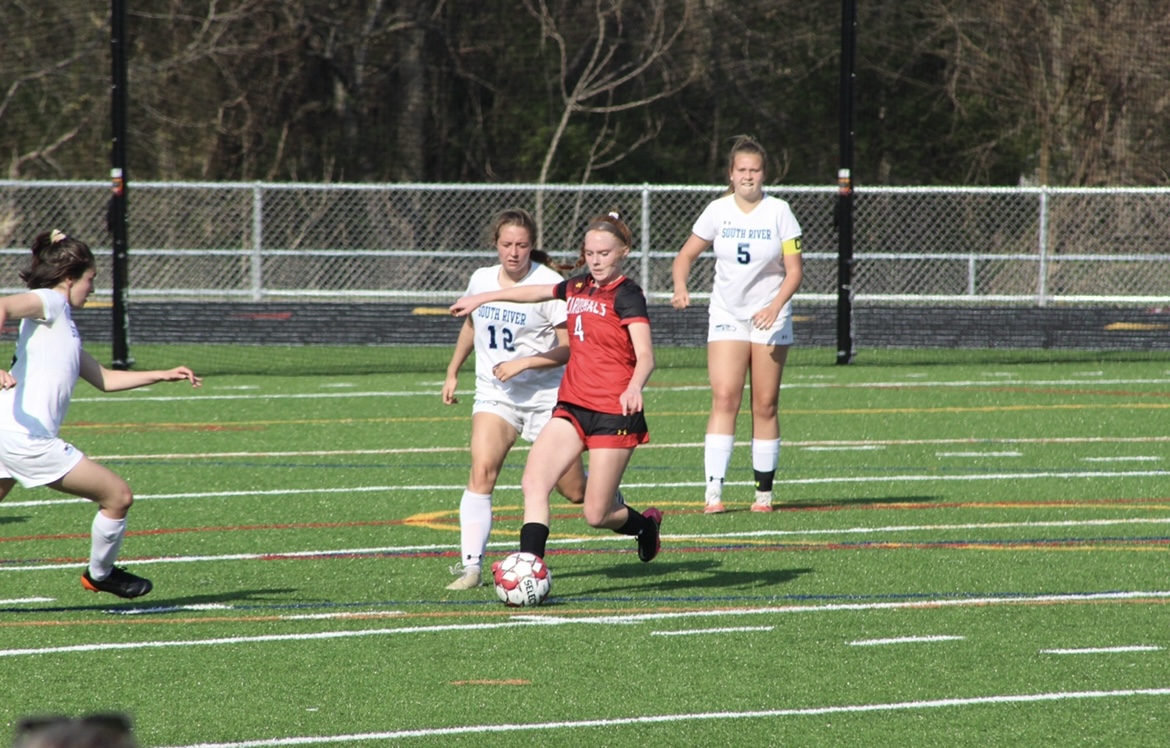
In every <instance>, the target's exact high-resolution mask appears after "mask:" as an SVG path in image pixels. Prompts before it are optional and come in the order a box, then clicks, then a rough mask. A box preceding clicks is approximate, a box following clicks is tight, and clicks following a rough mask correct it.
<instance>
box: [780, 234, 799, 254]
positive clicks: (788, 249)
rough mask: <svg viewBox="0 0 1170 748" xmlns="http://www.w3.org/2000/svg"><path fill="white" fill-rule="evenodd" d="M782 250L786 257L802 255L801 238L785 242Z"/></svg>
mask: <svg viewBox="0 0 1170 748" xmlns="http://www.w3.org/2000/svg"><path fill="white" fill-rule="evenodd" d="M780 250H781V252H782V253H784V254H786V255H798V254H800V237H799V236H798V237H796V238H795V239H789V240H788V241H786V242H784V244H782V245H781V247H780Z"/></svg>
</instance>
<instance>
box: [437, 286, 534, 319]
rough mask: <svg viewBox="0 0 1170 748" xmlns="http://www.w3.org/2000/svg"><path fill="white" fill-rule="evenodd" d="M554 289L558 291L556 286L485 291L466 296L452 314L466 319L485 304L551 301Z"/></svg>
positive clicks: (454, 306)
mask: <svg viewBox="0 0 1170 748" xmlns="http://www.w3.org/2000/svg"><path fill="white" fill-rule="evenodd" d="M554 289H556V286H555V285H552V286H545V285H539V286H512V287H511V288H502V289H500V290H499V291H485V292H484V293H477V294H474V295H472V296H464V297H463V298H462V299H460V300H459V301H456V302H455V303H454V304H452V305H451V314H453V315H454V316H456V317H466V316H467V315H469V314H471V313H472V312H474V311H475V310H476V309H478V308H480V307H481V306H483V305H484V304H490V303H492V302H493V301H514V302H516V303H519V304H536V303H538V302H541V301H550V300H552V299H555V298H556V296H555V295H554V294H553V290H554Z"/></svg>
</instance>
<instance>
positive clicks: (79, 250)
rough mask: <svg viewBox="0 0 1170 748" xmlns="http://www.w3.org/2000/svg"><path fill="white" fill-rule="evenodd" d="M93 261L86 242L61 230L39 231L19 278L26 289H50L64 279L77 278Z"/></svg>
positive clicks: (91, 266) (91, 265)
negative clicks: (26, 264) (29, 257)
mask: <svg viewBox="0 0 1170 748" xmlns="http://www.w3.org/2000/svg"><path fill="white" fill-rule="evenodd" d="M96 264H97V263H96V262H95V261H94V258H93V252H91V251H90V250H89V245H88V244H86V243H85V242H83V241H81V240H80V239H74V238H73V237H71V236H66V235H65V232H63V231H61V230H60V229H53V230H52V231H42V232H41V233H39V234H37V236H36V238H35V239H33V243H32V259H31V260H30V261H29V265H28V267H27V268H25V269H24V270H21V271H20V279H21V280H22V281H24V283H25V285H27V286H28V287H29V288H53V287H54V286H56V285H57V284H59V283H61V282H62V281H64V280H66V279H70V278H71V279H73V280H77V279H78V278H80V277H81V276H83V275H85V271H87V270H89V269H91V268H93V267H95V266H96Z"/></svg>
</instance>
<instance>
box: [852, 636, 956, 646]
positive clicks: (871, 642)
mask: <svg viewBox="0 0 1170 748" xmlns="http://www.w3.org/2000/svg"><path fill="white" fill-rule="evenodd" d="M966 638H967V637H965V636H903V637H900V638H897V639H860V640H858V641H855V642H849V646H851V647H877V646H881V645H883V644H919V643H929V642H960V641H963V640H964V639H966Z"/></svg>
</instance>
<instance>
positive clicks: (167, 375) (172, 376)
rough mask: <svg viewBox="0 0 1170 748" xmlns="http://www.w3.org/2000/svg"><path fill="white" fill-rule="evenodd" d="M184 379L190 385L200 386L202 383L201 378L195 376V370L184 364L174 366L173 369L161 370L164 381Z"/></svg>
mask: <svg viewBox="0 0 1170 748" xmlns="http://www.w3.org/2000/svg"><path fill="white" fill-rule="evenodd" d="M184 379H186V380H187V381H188V382H190V383H191V386H192V387H200V386H202V385H203V378H202V377H197V376H195V372H193V371H191V370H190V369H188V368H187V367H186V366H176V367H175V368H173V369H170V370H168V371H166V372H163V381H164V382H179V381H182V380H184Z"/></svg>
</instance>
